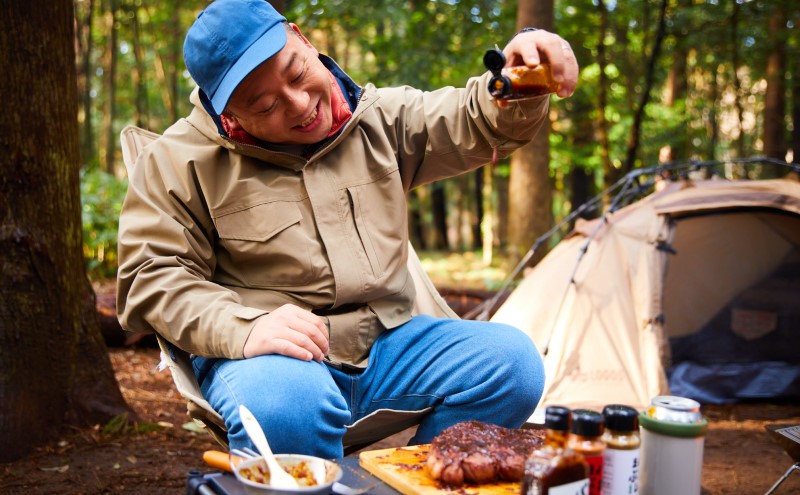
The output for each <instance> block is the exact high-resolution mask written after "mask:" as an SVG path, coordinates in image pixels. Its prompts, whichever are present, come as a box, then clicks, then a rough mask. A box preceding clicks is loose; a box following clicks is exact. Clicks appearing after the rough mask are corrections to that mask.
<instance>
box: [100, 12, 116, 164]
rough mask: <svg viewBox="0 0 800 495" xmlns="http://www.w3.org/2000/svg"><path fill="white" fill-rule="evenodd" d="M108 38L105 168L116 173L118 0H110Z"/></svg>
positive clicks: (104, 113)
mask: <svg viewBox="0 0 800 495" xmlns="http://www.w3.org/2000/svg"><path fill="white" fill-rule="evenodd" d="M108 9H109V11H108V12H107V13H106V16H107V18H108V22H107V26H108V33H109V36H108V40H107V42H106V67H105V69H106V72H105V81H106V84H105V86H106V94H105V111H104V112H103V129H104V130H105V153H104V165H103V168H104V170H105V171H106V172H107V173H109V174H111V175H115V171H114V155H115V151H116V149H117V133H116V132H114V117H115V115H116V113H117V97H116V91H117V48H118V44H119V42H118V34H119V28H118V26H117V9H118V0H109V7H108Z"/></svg>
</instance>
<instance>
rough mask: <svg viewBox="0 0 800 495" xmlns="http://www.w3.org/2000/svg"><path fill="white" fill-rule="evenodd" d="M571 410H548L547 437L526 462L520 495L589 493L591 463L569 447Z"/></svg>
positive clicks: (551, 407)
mask: <svg viewBox="0 0 800 495" xmlns="http://www.w3.org/2000/svg"><path fill="white" fill-rule="evenodd" d="M570 417H571V413H570V410H569V409H567V408H565V407H558V406H550V407H548V408H547V409H546V411H545V425H544V426H545V429H546V431H545V438H544V444H543V445H542V447H541V448H539V449H536V450H534V451H533V453H532V454H531V455H530V457H529V458H528V460H527V461H526V462H525V474H524V475H523V476H522V487H521V495H576V494H587V493H589V464H587V463H586V460H585V459H584V457H583V455H581V454H580V453H578V452H575V451H574V450H572V449H571V448H569V447H568V446H567V439H568V436H569V431H570Z"/></svg>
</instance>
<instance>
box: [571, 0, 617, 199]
mask: <svg viewBox="0 0 800 495" xmlns="http://www.w3.org/2000/svg"><path fill="white" fill-rule="evenodd" d="M597 8H598V9H599V10H600V29H599V30H598V33H597V37H598V39H597V64H598V65H599V69H600V80H599V81H598V88H597V107H598V108H597V139H598V141H600V150H599V151H600V161H601V163H602V167H603V184H604V185H605V188H606V189H608V188H609V187H611V185H612V184H614V183H615V182H616V181H617V179H618V178H619V170H618V169H616V168H614V165H613V163H612V162H611V141H610V139H609V137H608V121H607V120H606V107H607V106H608V74H607V73H606V70H607V68H608V59H607V56H606V36H608V9H607V8H606V4H605V2H604V1H603V0H599V1H598V2H597ZM581 204H582V203H578V204H575V203H573V204H572V206H573V208H576V207H578V206H580V205H581Z"/></svg>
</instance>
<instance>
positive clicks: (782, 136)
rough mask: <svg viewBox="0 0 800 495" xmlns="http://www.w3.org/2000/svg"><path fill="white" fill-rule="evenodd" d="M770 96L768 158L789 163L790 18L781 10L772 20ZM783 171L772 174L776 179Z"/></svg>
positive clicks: (766, 114)
mask: <svg viewBox="0 0 800 495" xmlns="http://www.w3.org/2000/svg"><path fill="white" fill-rule="evenodd" d="M768 32H769V48H770V50H769V55H768V56H767V92H766V95H765V96H764V155H766V156H768V157H770V158H777V159H779V160H785V159H786V122H785V118H786V83H785V82H784V81H785V75H786V17H785V15H784V11H783V9H782V8H780V7H778V8H776V9H775V12H774V13H773V15H772V16H771V17H770V19H769V30H768ZM780 173H782V170H781V169H780V167H776V168H773V169H772V170H770V171H769V172H768V175H769V176H772V177H775V176H777V175H778V174H780Z"/></svg>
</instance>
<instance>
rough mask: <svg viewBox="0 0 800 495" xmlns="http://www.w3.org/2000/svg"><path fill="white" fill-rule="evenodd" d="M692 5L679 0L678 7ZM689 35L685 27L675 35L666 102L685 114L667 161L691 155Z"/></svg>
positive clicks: (666, 154) (685, 8)
mask: <svg viewBox="0 0 800 495" xmlns="http://www.w3.org/2000/svg"><path fill="white" fill-rule="evenodd" d="M690 7H691V6H690V5H689V4H688V2H687V0H680V1H679V2H678V8H679V9H681V10H688V9H689V8H690ZM688 35H689V33H688V32H687V31H686V30H685V29H683V30H681V32H679V33H677V34H676V36H674V39H675V48H674V49H673V50H672V54H673V58H672V65H671V66H670V68H669V74H668V75H667V97H666V101H665V102H664V103H666V104H667V106H670V107H673V108H674V107H676V106H677V105H681V109H682V110H681V113H682V115H683V118H682V119H681V123H680V124H679V128H678V129H677V130H676V132H675V137H674V138H673V139H672V143H671V144H670V145H669V146H667V149H666V153H665V154H664V156H663V159H664V161H667V162H672V161H676V160H684V159H687V158H689V156H690V155H691V153H690V152H689V135H688V129H689V128H690V124H689V118H688V115H687V114H686V104H685V101H686V93H687V91H688V89H689V82H688V79H687V73H686V59H687V57H688V54H687V53H686V47H685V46H684V40H685V39H686V37H687V36H688ZM712 101H713V100H712Z"/></svg>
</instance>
